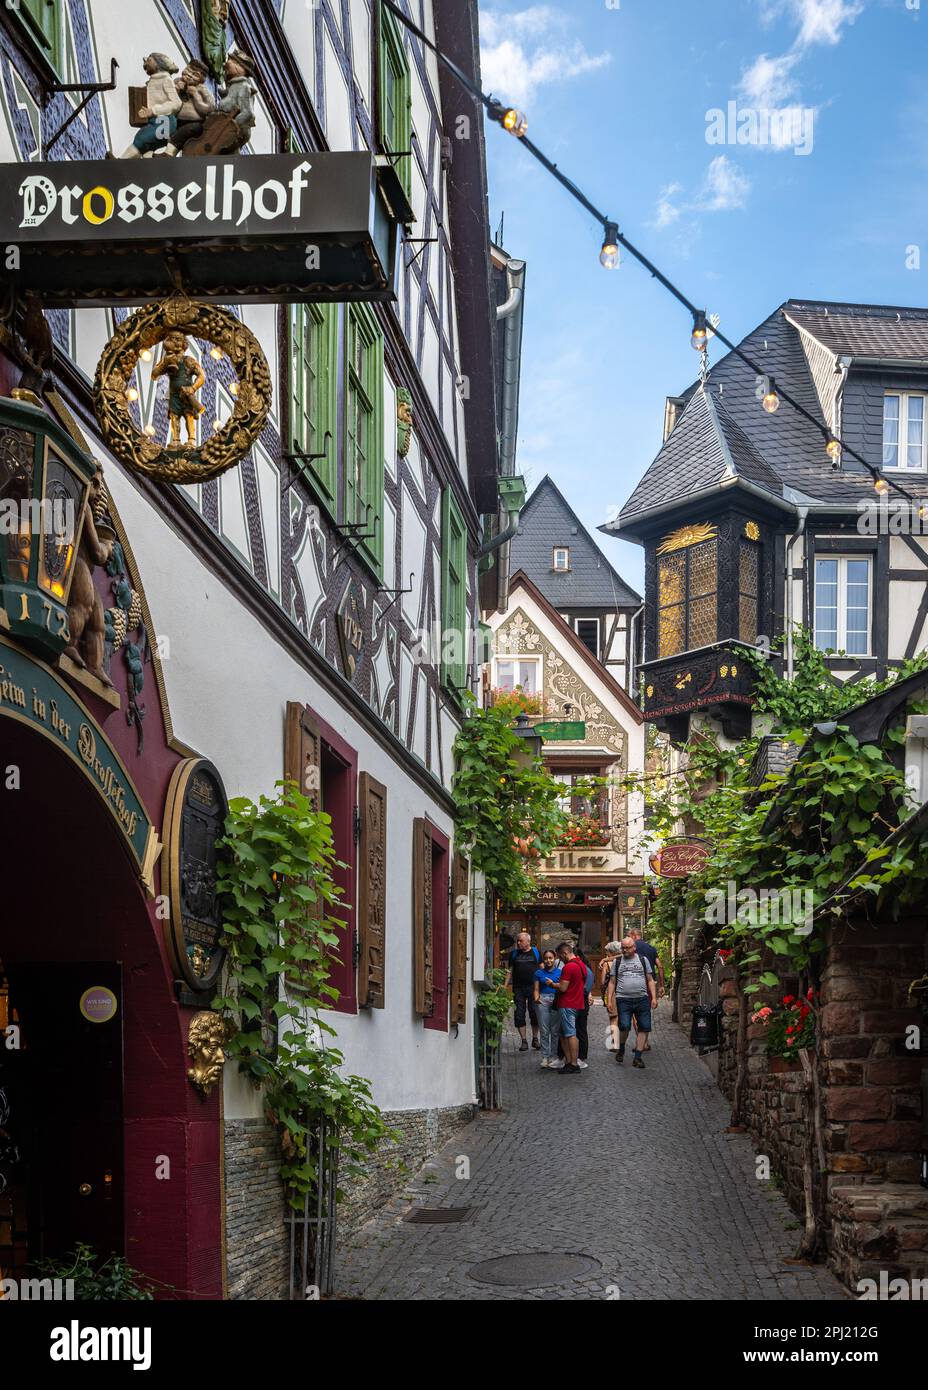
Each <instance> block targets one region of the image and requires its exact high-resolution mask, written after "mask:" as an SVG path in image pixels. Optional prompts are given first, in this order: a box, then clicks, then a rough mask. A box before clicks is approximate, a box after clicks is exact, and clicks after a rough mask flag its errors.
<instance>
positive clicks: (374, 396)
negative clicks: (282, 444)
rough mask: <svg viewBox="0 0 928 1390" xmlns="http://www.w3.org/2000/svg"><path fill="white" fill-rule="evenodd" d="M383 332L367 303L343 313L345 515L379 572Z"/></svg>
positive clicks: (381, 523) (381, 507)
mask: <svg viewBox="0 0 928 1390" xmlns="http://www.w3.org/2000/svg"><path fill="white" fill-rule="evenodd" d="M383 444H384V440H383V334H382V333H381V331H380V328H379V326H378V323H377V319H376V317H375V316H374V313H373V312H372V310H371V309H370V307H369V306H368V305H366V304H349V305H348V307H347V310H346V315H345V508H344V520H345V522H346V523H347V524H348V525H349V526H353V527H355V528H357V529H356V532H355V534H357V535H358V536H360V537H361V538H362V539H361V540H360V549H361V550H362V551H363V552H364V553H365V554H366V556H367V558H368V560H369V561H370V563H371V564H372V565H373V567H374V569H375V571H376V572H377V574H378V575H379V574H380V573H381V569H382V566H383V497H384V479H383Z"/></svg>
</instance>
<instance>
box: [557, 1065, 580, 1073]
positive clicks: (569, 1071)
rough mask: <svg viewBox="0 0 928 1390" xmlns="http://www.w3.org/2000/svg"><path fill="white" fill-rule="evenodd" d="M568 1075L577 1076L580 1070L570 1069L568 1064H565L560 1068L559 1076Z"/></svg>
mask: <svg viewBox="0 0 928 1390" xmlns="http://www.w3.org/2000/svg"><path fill="white" fill-rule="evenodd" d="M568 1074H569V1075H571V1076H573V1075H575V1074H576V1075H578V1076H579V1074H580V1068H579V1067H572V1066H571V1065H570V1063H569V1062H565V1063H564V1065H563V1066H562V1067H561V1076H567V1075H568Z"/></svg>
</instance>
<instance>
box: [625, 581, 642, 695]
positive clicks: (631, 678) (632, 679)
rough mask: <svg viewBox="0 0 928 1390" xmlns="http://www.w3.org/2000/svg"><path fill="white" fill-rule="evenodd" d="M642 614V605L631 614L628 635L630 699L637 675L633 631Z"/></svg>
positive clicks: (636, 656)
mask: <svg viewBox="0 0 928 1390" xmlns="http://www.w3.org/2000/svg"><path fill="white" fill-rule="evenodd" d="M643 612H644V604H642V605H641V607H640V608H639V609H638V612H637V613H633V614H632V621H631V632H630V633H629V641H630V644H631V646H630V651H629V658H628V693H629V695H631V697H632V699H634V698H635V678H636V676H637V674H638V672H637V669H636V668H637V665H638V642H637V639H636V636H635V629H636V628H637V627H638V624H639V622H640V621H641V615H642V613H643Z"/></svg>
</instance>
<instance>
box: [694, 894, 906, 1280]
mask: <svg viewBox="0 0 928 1390" xmlns="http://www.w3.org/2000/svg"><path fill="white" fill-rule="evenodd" d="M925 939H926V938H925V924H924V921H923V920H909V921H902V922H881V923H878V924H876V925H874V924H872V923H868V922H865V921H851V922H840V923H836V924H835V925H834V926H833V927H832V928H831V930H830V933H829V936H828V939H827V947H826V950H825V952H824V953H823V955H822V957H821V981H820V989H819V1003H820V1005H821V1012H820V1018H819V1038H818V1046H817V1052H816V1066H817V1073H818V1085H819V1091H818V1099H817V1102H816V1101H814V1099H813V1093H812V1092H811V1091H810V1090H809V1088H808V1086H807V1083H806V1079H805V1075H804V1073H803V1072H802V1070H801V1068H800V1067H799V1065H798V1064H797V1063H788V1062H783V1061H781V1060H778V1059H773V1058H770V1057H768V1056H767V1051H766V1030H765V1029H764V1027H763V1025H762V1024H756V1025H751V1024H750V1021H749V1020H748V1026H747V1028H746V1034H745V1040H744V1049H743V1053H741V1054H739V1051H738V1047H737V1042H738V1024H739V1010H740V1007H741V995H740V991H739V986H738V982H737V981H736V979H735V976H734V971H733V970H731V969H727V970H726V971H725V972H724V973H723V976H722V979H721V983H720V997H721V1000H722V1007H723V1018H722V1040H721V1046H720V1053H719V1066H718V1079H719V1085H720V1087H721V1089H722V1090H723V1092H724V1093H725V1095H726V1096H728V1098H729V1099H730V1100H733V1099H734V1095H735V1085H736V1079H737V1076H738V1072H739V1068H744V1071H743V1076H744V1084H743V1089H742V1096H741V1110H740V1116H739V1118H740V1121H741V1123H743V1124H744V1125H745V1126H746V1127H747V1128H748V1129H749V1131H750V1133H751V1136H752V1138H753V1140H754V1142H755V1144H756V1146H757V1151H758V1153H759V1154H766V1155H767V1156H768V1157H769V1159H770V1163H771V1170H772V1173H773V1174H774V1175H775V1176H776V1177H777V1179H778V1180H779V1181H780V1182H781V1184H782V1186H783V1190H784V1192H785V1194H786V1196H787V1198H788V1200H789V1201H790V1203H791V1205H792V1206H793V1208H794V1209H795V1210H796V1211H797V1213H799V1214H800V1216H801V1215H802V1212H803V1180H802V1175H803V1162H804V1159H805V1156H806V1154H807V1152H808V1146H809V1142H810V1127H811V1128H812V1135H811V1140H812V1143H813V1145H814V1148H815V1151H816V1157H817V1155H818V1151H819V1147H820V1150H821V1154H822V1156H823V1159H824V1162H823V1164H821V1165H820V1164H819V1163H818V1162H817V1161H816V1162H815V1164H814V1167H813V1172H814V1191H815V1200H816V1205H817V1207H818V1210H819V1212H820V1213H821V1214H822V1217H823V1230H824V1241H825V1250H826V1253H827V1256H828V1259H829V1263H830V1264H831V1265H832V1267H833V1268H834V1269H835V1271H836V1272H837V1273H838V1274H839V1275H840V1277H841V1278H843V1279H844V1280H845V1281H846V1282H847V1283H848V1284H849V1285H850V1287H852V1288H853V1287H855V1285H856V1283H857V1281H858V1280H859V1279H861V1278H866V1277H874V1278H879V1270H880V1269H883V1270H887V1271H889V1273H890V1276H892V1277H894V1276H900V1277H903V1276H904V1277H908V1278H922V1277H925V1276H926V1275H928V1194H926V1192H925V1189H924V1188H922V1187H921V1186H920V1185H919V1172H920V1154H921V1153H922V1152H924V1150H925V1148H926V1147H928V1140H926V1136H925V1116H924V1114H923V1099H922V1086H923V1085H924V1084H925V1068H926V1059H925V1058H924V1057H923V1056H921V1055H920V1054H919V1052H918V1051H917V1050H913V1048H912V1047H911V1046H909V1045H907V1039H908V1041H909V1042H911V1040H912V1035H911V1033H907V1029H911V1027H912V1025H915V1026H916V1027H918V1026H919V1025H920V1024H921V1022H922V1019H921V1012H920V1009H919V1008H917V1007H915V1005H914V1002H913V996H911V995H910V994H909V985H910V984H911V982H912V981H913V980H915V979H917V978H919V977H920V976H922V975H923V974H924V973H925ZM770 968H772V969H774V970H776V962H774V961H770V960H763V961H760V962H758V963H757V964H756V966H755V967H754V978H755V979H756V977H757V975H759V974H761V973H762V972H763V971H764V970H766V969H770ZM750 982H751V979H750V977H748V978H745V979H743V980H742V985H744V984H748V983H750ZM797 992H798V981H797V980H796V979H795V978H788V979H781V984H780V986H779V987H778V988H777V989H776V990H775V991H764V990H761V991H759V992H758V993H755V994H752V995H750V996H748V1002H747V1007H748V1008H749V1009H750V1011H751V1012H753V1011H754V1010H756V1009H757V1008H758V1007H759V1006H760V1005H761V1004H764V1003H769V1004H773V1005H776V1004H778V1003H779V1001H780V1000H781V999H782V997H783V995H784V994H789V993H793V994H795V993H797ZM691 1003H692V996H691ZM813 1104H815V1105H816V1110H817V1118H818V1125H819V1132H818V1135H816V1134H815V1130H814V1122H813ZM823 1184H824V1186H823ZM874 1271H876V1272H875V1273H874Z"/></svg>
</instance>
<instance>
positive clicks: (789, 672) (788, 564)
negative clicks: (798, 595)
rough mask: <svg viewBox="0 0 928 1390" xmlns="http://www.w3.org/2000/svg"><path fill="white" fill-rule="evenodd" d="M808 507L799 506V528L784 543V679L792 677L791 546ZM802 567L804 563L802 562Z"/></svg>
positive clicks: (803, 528)
mask: <svg viewBox="0 0 928 1390" xmlns="http://www.w3.org/2000/svg"><path fill="white" fill-rule="evenodd" d="M808 515H809V508H808V507H800V508H799V529H798V530H797V532H796V534H795V535H794V536H790V538H789V541H788V542H787V545H786V679H787V680H788V681H791V680H792V679H793V546H794V545H795V544H796V542H797V541H798V540H799V538H800V536H801V535H802V534H803V532H804V531H805V529H806V517H807V516H808ZM803 569H805V564H804V563H803Z"/></svg>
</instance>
